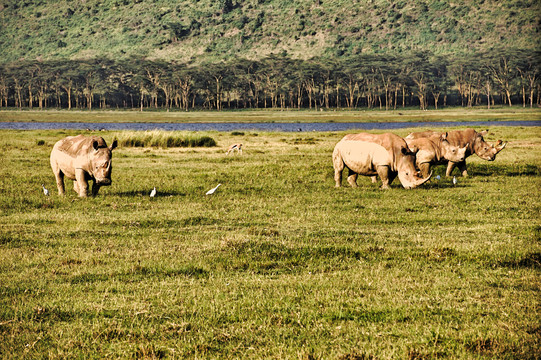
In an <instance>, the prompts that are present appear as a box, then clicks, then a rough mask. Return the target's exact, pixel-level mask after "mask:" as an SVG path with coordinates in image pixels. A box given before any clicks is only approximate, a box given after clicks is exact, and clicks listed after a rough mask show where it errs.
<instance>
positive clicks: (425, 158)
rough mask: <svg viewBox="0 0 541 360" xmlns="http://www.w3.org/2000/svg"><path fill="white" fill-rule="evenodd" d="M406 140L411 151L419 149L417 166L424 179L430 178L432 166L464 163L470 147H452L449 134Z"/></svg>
mask: <svg viewBox="0 0 541 360" xmlns="http://www.w3.org/2000/svg"><path fill="white" fill-rule="evenodd" d="M405 140H406V143H407V144H408V147H409V148H410V149H414V148H415V149H418V151H417V154H416V161H415V164H416V165H417V168H418V169H419V170H421V174H422V175H423V177H427V176H428V173H429V172H430V168H431V166H432V165H438V164H447V162H448V161H449V162H453V163H460V162H462V161H464V159H465V158H466V150H467V148H468V146H469V144H466V145H465V146H463V147H459V146H455V145H451V144H450V143H449V141H447V133H444V134H441V135H439V134H436V136H432V137H425V138H423V137H421V138H418V139H407V138H406V139H405Z"/></svg>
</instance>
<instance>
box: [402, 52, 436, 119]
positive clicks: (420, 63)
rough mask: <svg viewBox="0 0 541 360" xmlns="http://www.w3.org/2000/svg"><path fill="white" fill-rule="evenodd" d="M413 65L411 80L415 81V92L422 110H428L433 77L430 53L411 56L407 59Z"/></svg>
mask: <svg viewBox="0 0 541 360" xmlns="http://www.w3.org/2000/svg"><path fill="white" fill-rule="evenodd" d="M407 62H408V63H409V64H410V67H411V69H412V70H411V73H410V76H411V80H412V81H413V83H414V85H415V86H414V88H413V90H414V92H415V94H416V95H417V98H418V99H419V104H420V105H419V106H420V107H421V110H426V109H427V107H428V90H429V83H430V81H431V78H432V74H431V68H430V62H429V60H428V54H426V53H416V54H413V56H412V57H411V58H408V59H407Z"/></svg>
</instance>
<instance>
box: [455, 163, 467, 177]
mask: <svg viewBox="0 0 541 360" xmlns="http://www.w3.org/2000/svg"><path fill="white" fill-rule="evenodd" d="M457 166H458V170H460V173H461V174H462V176H463V177H468V170H467V169H466V162H465V161H461V162H459V163H458V164H457Z"/></svg>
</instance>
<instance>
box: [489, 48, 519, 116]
mask: <svg viewBox="0 0 541 360" xmlns="http://www.w3.org/2000/svg"><path fill="white" fill-rule="evenodd" d="M488 69H489V71H490V72H491V75H492V78H493V79H494V82H495V83H496V84H498V86H499V88H500V90H501V91H502V93H503V94H505V99H506V102H507V104H508V105H509V106H512V103H511V92H512V83H513V79H515V76H516V67H515V66H514V64H513V60H512V54H511V53H510V52H505V53H501V54H500V55H499V56H497V58H496V59H493V60H492V61H490V64H489V65H488Z"/></svg>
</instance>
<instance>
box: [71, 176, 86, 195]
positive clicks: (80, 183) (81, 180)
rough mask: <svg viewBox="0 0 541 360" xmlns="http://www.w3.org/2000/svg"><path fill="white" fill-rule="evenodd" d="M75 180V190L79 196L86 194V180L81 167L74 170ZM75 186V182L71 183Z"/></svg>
mask: <svg viewBox="0 0 541 360" xmlns="http://www.w3.org/2000/svg"><path fill="white" fill-rule="evenodd" d="M75 181H76V183H77V190H78V193H79V196H80V197H87V196H88V181H87V179H86V176H85V172H84V171H83V169H76V170H75ZM73 186H74V187H75V183H74V185H73Z"/></svg>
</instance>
